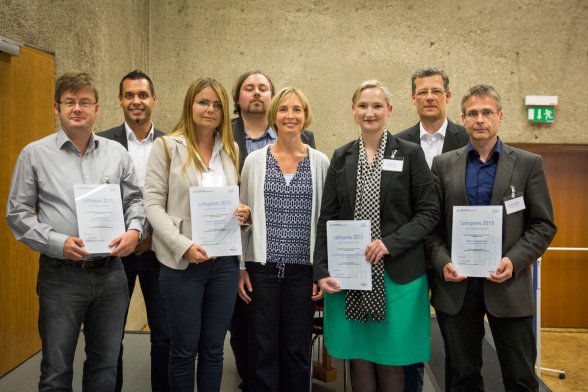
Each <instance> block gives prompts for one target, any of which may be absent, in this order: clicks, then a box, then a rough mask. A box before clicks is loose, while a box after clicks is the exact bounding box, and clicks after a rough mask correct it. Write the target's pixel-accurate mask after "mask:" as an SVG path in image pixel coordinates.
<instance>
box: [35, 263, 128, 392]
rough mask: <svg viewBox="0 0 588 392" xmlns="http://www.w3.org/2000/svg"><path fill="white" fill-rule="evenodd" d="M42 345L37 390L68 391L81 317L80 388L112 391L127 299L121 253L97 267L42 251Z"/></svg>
mask: <svg viewBox="0 0 588 392" xmlns="http://www.w3.org/2000/svg"><path fill="white" fill-rule="evenodd" d="M37 293H38V295H39V334H40V335H41V342H42V347H43V358H42V360H41V378H40V381H39V391H71V390H72V385H71V384H72V377H73V361H74V354H75V351H76V345H77V343H78V336H79V334H80V328H81V326H82V323H83V324H84V337H85V340H86V361H85V362H84V374H83V387H82V388H83V391H85V392H89V391H96V392H103V391H112V390H114V385H115V382H116V361H117V359H118V350H119V347H120V340H121V337H122V331H123V328H124V318H125V312H126V309H127V306H128V303H129V291H128V287H127V280H126V277H125V273H124V271H123V266H122V262H121V260H120V258H113V259H112V261H110V262H109V263H108V264H107V265H105V266H102V267H100V268H96V269H84V268H82V262H79V261H69V260H58V259H53V258H50V257H48V256H45V255H41V258H40V263H39V274H38V279H37Z"/></svg>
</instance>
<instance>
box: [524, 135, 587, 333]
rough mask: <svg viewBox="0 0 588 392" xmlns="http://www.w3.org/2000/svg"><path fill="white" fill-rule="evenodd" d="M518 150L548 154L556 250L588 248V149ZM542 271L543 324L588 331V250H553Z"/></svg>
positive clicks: (527, 146)
mask: <svg viewBox="0 0 588 392" xmlns="http://www.w3.org/2000/svg"><path fill="white" fill-rule="evenodd" d="M517 147H520V148H523V149H525V150H527V151H532V152H535V153H538V154H540V155H541V156H543V159H544V163H545V174H546V176H547V182H548V184H549V193H550V194H551V200H552V202H553V210H554V216H555V223H556V225H557V234H556V236H555V238H554V240H553V242H552V243H551V247H560V248H563V247H565V248H588V146H586V145H575V146H573V145H537V144H519V145H517ZM541 272H542V279H541V283H542V287H541V297H542V301H541V305H542V306H541V321H542V323H541V324H542V326H543V327H562V328H588V312H587V311H586V303H585V302H584V301H585V297H586V292H585V290H586V287H588V251H556V250H548V251H547V252H546V253H545V256H544V257H543V268H542V270H541Z"/></svg>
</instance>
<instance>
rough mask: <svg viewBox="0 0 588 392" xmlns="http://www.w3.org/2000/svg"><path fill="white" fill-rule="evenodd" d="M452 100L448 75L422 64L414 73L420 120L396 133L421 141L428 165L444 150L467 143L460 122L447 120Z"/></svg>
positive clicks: (402, 136)
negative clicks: (447, 110)
mask: <svg viewBox="0 0 588 392" xmlns="http://www.w3.org/2000/svg"><path fill="white" fill-rule="evenodd" d="M450 100H451V91H450V90H449V77H448V76H447V74H446V73H445V71H443V70H442V69H440V68H437V67H423V68H419V69H417V70H416V71H415V72H414V73H413V74H412V102H413V104H414V106H415V107H416V109H417V113H418V114H419V118H420V121H419V122H418V123H417V124H415V125H414V126H412V127H410V128H408V129H405V130H404V131H402V132H400V133H398V134H397V135H396V136H397V137H399V138H401V139H404V140H408V141H410V142H413V143H417V144H420V145H421V147H422V149H423V151H424V152H425V158H426V159H427V163H428V164H429V167H431V164H432V163H433V158H434V157H435V156H437V155H439V154H441V153H445V152H448V151H452V150H455V149H456V148H460V147H463V146H465V145H466V143H467V142H468V134H467V133H466V130H465V128H464V127H462V126H461V125H457V124H455V123H453V122H451V121H449V120H448V119H447V115H446V108H447V104H449V101H450Z"/></svg>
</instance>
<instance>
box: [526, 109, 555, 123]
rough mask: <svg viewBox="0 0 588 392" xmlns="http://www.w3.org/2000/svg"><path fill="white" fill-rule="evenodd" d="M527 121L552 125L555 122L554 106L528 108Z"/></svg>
mask: <svg viewBox="0 0 588 392" xmlns="http://www.w3.org/2000/svg"><path fill="white" fill-rule="evenodd" d="M527 119H528V120H529V121H531V122H539V123H552V122H554V121H555V110H554V108H553V106H541V107H530V108H527Z"/></svg>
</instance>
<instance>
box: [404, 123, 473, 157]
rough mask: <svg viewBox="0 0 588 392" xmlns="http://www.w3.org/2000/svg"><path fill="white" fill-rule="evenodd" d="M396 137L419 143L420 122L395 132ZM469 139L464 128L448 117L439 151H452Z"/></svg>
mask: <svg viewBox="0 0 588 392" xmlns="http://www.w3.org/2000/svg"><path fill="white" fill-rule="evenodd" d="M396 137H397V138H400V139H404V140H408V141H409V142H413V143H416V144H421V123H420V122H418V123H416V125H414V126H412V127H410V128H407V129H405V130H404V131H402V132H399V133H397V134H396ZM469 140H470V139H469V136H468V133H467V131H466V129H465V128H464V127H463V126H461V125H457V124H455V123H453V122H451V121H449V119H448V120H447V132H446V133H445V140H444V141H443V150H442V151H441V153H443V154H444V153H446V152H448V151H453V150H455V149H458V148H460V147H463V146H465V145H466V144H468V141H469Z"/></svg>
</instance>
